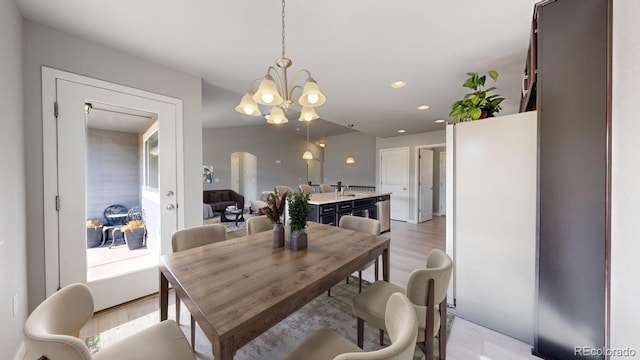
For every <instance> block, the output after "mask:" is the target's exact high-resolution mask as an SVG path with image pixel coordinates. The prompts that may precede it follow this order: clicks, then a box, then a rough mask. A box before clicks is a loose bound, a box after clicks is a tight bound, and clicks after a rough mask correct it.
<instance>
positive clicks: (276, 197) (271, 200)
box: [262, 189, 286, 248]
mask: <svg viewBox="0 0 640 360" xmlns="http://www.w3.org/2000/svg"><path fill="white" fill-rule="evenodd" d="M285 200H286V198H285V196H284V195H280V193H279V192H278V189H273V192H272V193H270V194H269V195H268V196H267V201H266V203H267V206H265V207H263V208H262V212H263V213H264V214H265V215H266V216H267V218H268V219H269V220H270V221H271V223H272V224H273V247H274V248H278V247H283V246H284V226H282V215H283V214H284V209H285Z"/></svg>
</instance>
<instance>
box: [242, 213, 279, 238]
mask: <svg viewBox="0 0 640 360" xmlns="http://www.w3.org/2000/svg"><path fill="white" fill-rule="evenodd" d="M271 229H273V224H272V223H271V221H270V220H269V219H268V218H267V215H262V216H254V217H250V218H248V219H247V235H251V234H255V233H259V232H263V231H267V230H271Z"/></svg>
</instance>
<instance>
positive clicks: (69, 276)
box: [51, 79, 178, 310]
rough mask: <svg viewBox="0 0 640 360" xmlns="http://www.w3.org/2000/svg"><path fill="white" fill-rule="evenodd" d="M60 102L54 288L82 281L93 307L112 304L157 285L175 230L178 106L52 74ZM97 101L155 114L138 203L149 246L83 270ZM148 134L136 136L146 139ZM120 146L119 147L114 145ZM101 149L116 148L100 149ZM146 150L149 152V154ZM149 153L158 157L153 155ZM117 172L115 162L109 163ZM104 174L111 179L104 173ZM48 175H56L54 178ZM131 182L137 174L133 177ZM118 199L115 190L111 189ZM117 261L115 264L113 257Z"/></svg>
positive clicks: (113, 251) (107, 253) (112, 251)
mask: <svg viewBox="0 0 640 360" xmlns="http://www.w3.org/2000/svg"><path fill="white" fill-rule="evenodd" d="M56 92H57V94H56V97H57V104H58V109H59V115H58V120H57V144H58V151H57V164H58V168H57V183H58V196H59V205H60V206H59V211H58V221H57V223H58V244H59V245H58V246H59V251H58V262H59V287H63V286H65V285H68V284H71V283H75V282H82V283H87V284H88V285H89V286H90V287H91V289H92V290H93V293H94V298H95V302H96V303H95V309H96V310H101V309H104V308H108V307H112V306H115V305H118V304H121V303H124V302H127V301H130V300H133V299H136V298H139V297H142V296H145V295H148V294H151V293H154V292H157V291H158V268H157V261H158V257H159V256H160V255H162V254H167V253H170V252H171V235H172V234H173V232H175V230H176V229H177V219H178V215H177V211H176V206H177V204H176V183H177V176H176V160H177V154H176V113H177V109H176V105H175V104H170V103H167V102H162V101H158V100H152V99H149V98H146V97H143V96H136V95H130V94H126V93H123V92H118V91H113V90H108V89H104V88H100V87H97V86H90V85H85V84H81V83H77V82H72V81H67V80H62V79H56ZM88 102H99V103H102V104H109V105H112V106H118V107H123V108H128V109H136V110H139V111H145V112H149V113H153V114H157V123H158V125H157V130H155V131H152V133H155V135H154V136H153V138H154V139H155V140H153V141H155V143H154V145H153V146H147V147H148V149H147V151H146V153H145V151H144V149H139V151H138V153H139V156H142V157H143V158H144V160H143V159H140V160H141V161H140V163H141V164H144V166H143V168H144V170H142V169H141V170H140V173H144V175H143V178H144V182H143V184H138V186H140V185H142V189H141V195H140V197H141V198H140V205H141V207H142V210H143V211H144V214H145V222H146V225H147V232H148V236H147V238H146V244H145V245H146V250H145V251H149V253H150V254H151V256H150V257H148V258H147V259H146V260H144V261H142V265H141V264H140V262H138V263H137V265H135V266H134V265H126V266H121V267H120V268H119V269H118V271H116V272H115V273H114V274H110V275H109V276H91V278H90V277H88V269H87V265H88V262H87V259H88V251H89V250H93V249H87V230H86V225H85V222H86V221H87V124H86V121H87V118H86V110H85V104H86V103H88ZM148 140H149V138H147V139H142V138H141V139H140V143H144V144H146V145H149V143H148ZM116 150H117V149H116ZM104 151H115V150H114V149H104ZM149 153H150V154H149ZM149 156H151V157H155V159H153V160H150V159H149ZM109 171H110V172H118V171H119V168H118V166H117V165H115V166H113V167H112V168H110V169H109ZM102 180H103V181H108V176H105V178H104V179H102ZM51 181H56V179H52V180H51ZM133 181H136V180H133ZM112 199H113V203H118V194H117V193H114V194H112ZM99 250H101V251H102V255H101V256H106V257H110V256H114V255H115V254H116V253H118V252H120V253H127V252H128V251H137V250H129V249H128V246H126V245H125V246H124V247H123V246H119V247H114V248H113V249H109V248H108V247H106V246H105V247H102V248H100V249H99ZM116 266H117V264H116Z"/></svg>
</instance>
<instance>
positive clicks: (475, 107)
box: [449, 70, 504, 124]
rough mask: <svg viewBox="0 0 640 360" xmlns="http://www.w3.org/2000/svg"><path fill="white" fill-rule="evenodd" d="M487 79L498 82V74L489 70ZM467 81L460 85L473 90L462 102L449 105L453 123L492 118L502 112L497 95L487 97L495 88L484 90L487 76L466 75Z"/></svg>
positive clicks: (472, 73)
mask: <svg viewBox="0 0 640 360" xmlns="http://www.w3.org/2000/svg"><path fill="white" fill-rule="evenodd" d="M488 75H489V77H491V79H493V81H494V82H495V81H497V80H498V72H497V71H495V70H489V72H488ZM467 76H469V78H467V80H466V81H465V82H464V84H462V86H463V87H465V88H468V89H471V90H473V91H472V92H470V93H468V94H466V95H465V96H464V97H463V98H462V100H458V101H456V102H454V103H453V104H451V112H450V113H449V116H453V123H454V124H455V123H458V122H461V121H469V120H478V119H484V118H488V117H493V116H494V115H495V114H497V113H499V112H500V110H502V106H500V103H502V101H503V100H504V98H503V97H501V96H500V95H498V94H492V95H489V93H490V92H491V91H494V90H496V89H497V88H496V87H495V86H492V87H490V88H488V89H485V88H484V85H485V82H486V81H487V74H484V75H479V74H478V73H477V72H469V73H467Z"/></svg>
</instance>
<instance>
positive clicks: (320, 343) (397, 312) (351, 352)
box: [285, 293, 418, 360]
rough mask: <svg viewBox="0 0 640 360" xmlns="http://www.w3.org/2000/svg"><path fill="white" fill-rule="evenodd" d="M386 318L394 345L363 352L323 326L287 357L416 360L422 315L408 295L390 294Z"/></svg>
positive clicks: (295, 358) (306, 358)
mask: <svg viewBox="0 0 640 360" xmlns="http://www.w3.org/2000/svg"><path fill="white" fill-rule="evenodd" d="M384 321H385V326H386V328H387V329H388V331H389V337H390V338H391V345H389V346H387V347H386V348H383V349H380V350H376V351H370V352H363V351H362V349H361V348H360V347H357V346H356V345H355V344H353V343H352V342H350V341H349V340H347V339H345V338H343V337H342V336H340V335H338V334H336V333H335V332H333V331H331V330H329V329H322V330H320V331H318V332H316V333H315V334H314V335H312V336H311V337H309V338H307V339H306V340H304V341H303V342H302V343H301V344H300V345H298V347H297V348H296V349H294V350H293V351H292V352H291V353H289V355H288V356H287V357H286V358H285V359H287V360H298V359H304V360H316V359H317V360H320V359H333V360H347V359H370V360H374V359H385V360H386V359H393V360H410V359H413V353H414V351H415V348H416V338H417V336H418V318H417V315H416V311H415V310H414V308H413V304H411V301H409V299H408V298H407V297H406V295H404V294H403V293H395V294H393V295H391V296H390V297H389V301H387V304H386V306H385V310H384Z"/></svg>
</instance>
